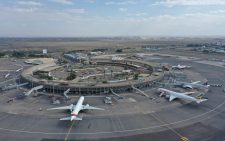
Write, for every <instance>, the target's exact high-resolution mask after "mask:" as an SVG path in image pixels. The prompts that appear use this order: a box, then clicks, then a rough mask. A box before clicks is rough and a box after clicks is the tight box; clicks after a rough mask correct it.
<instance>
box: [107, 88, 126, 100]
mask: <svg viewBox="0 0 225 141" xmlns="http://www.w3.org/2000/svg"><path fill="white" fill-rule="evenodd" d="M110 91H111V93H112V94H113V95H115V96H116V97H117V98H118V99H123V98H124V97H122V96H120V95H118V94H117V93H115V92H114V91H113V90H112V89H110Z"/></svg>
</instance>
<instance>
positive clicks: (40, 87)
mask: <svg viewBox="0 0 225 141" xmlns="http://www.w3.org/2000/svg"><path fill="white" fill-rule="evenodd" d="M43 87H44V86H43V85H40V86H37V87H34V88H32V89H31V90H30V91H28V92H27V93H25V96H29V95H30V94H31V93H32V92H33V91H37V90H39V89H42V88H43Z"/></svg>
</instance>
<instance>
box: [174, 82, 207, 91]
mask: <svg viewBox="0 0 225 141" xmlns="http://www.w3.org/2000/svg"><path fill="white" fill-rule="evenodd" d="M174 83H175V85H176V86H181V87H182V88H189V89H194V88H196V89H208V88H209V86H210V85H207V84H201V81H196V82H191V83H188V82H181V81H174Z"/></svg>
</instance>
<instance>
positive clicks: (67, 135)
mask: <svg viewBox="0 0 225 141" xmlns="http://www.w3.org/2000/svg"><path fill="white" fill-rule="evenodd" d="M74 123H75V120H73V121H72V124H71V125H70V128H69V130H68V132H67V134H66V137H65V139H64V141H67V139H68V137H69V134H70V132H71V130H72V128H73V125H74Z"/></svg>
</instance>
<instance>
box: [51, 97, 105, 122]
mask: <svg viewBox="0 0 225 141" xmlns="http://www.w3.org/2000/svg"><path fill="white" fill-rule="evenodd" d="M83 102H84V96H81V97H80V98H79V100H78V102H77V104H76V105H73V104H71V105H69V106H64V107H57V108H50V109H47V110H70V112H71V116H70V117H66V118H61V119H60V120H70V121H73V120H82V118H79V117H77V116H78V114H79V112H80V111H81V110H104V109H102V108H97V107H92V106H90V105H89V104H86V105H83Z"/></svg>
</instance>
